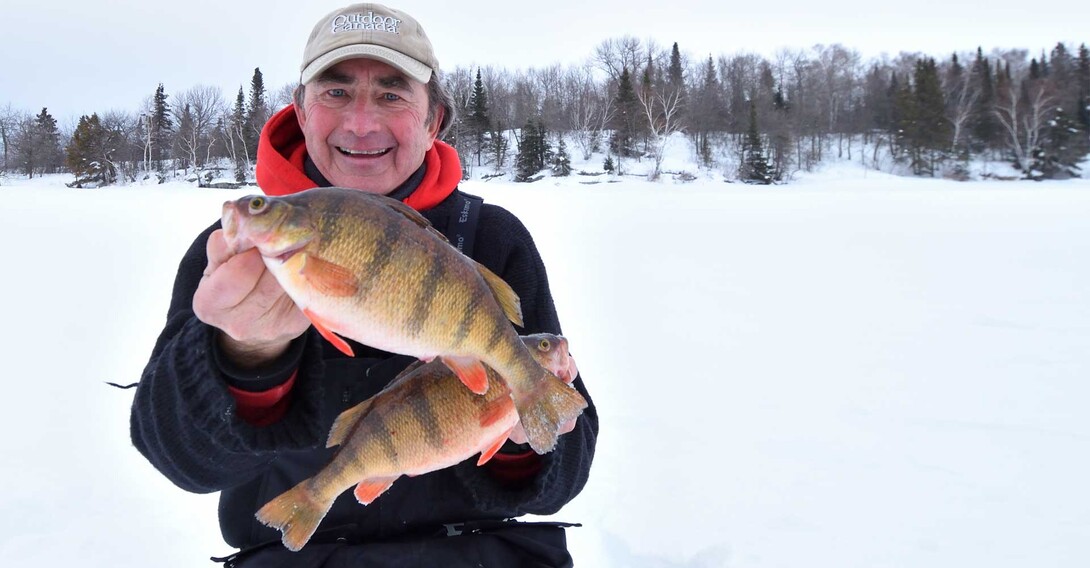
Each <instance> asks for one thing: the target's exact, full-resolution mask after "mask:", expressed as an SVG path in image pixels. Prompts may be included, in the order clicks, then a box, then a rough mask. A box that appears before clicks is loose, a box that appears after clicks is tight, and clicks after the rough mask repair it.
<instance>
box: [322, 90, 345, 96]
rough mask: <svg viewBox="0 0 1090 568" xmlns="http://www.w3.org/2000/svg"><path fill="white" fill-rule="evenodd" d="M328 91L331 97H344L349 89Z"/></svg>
mask: <svg viewBox="0 0 1090 568" xmlns="http://www.w3.org/2000/svg"><path fill="white" fill-rule="evenodd" d="M327 92H328V93H329V96H331V97H343V96H345V95H347V94H348V93H347V91H345V90H344V89H330V90H329V91H327Z"/></svg>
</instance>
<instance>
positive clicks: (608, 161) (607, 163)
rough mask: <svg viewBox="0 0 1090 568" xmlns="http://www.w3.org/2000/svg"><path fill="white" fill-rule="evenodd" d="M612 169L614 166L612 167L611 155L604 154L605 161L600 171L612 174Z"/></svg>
mask: <svg viewBox="0 0 1090 568" xmlns="http://www.w3.org/2000/svg"><path fill="white" fill-rule="evenodd" d="M614 169H615V166H614V165H613V155H612V154H606V159H605V160H603V161H602V170H603V171H606V172H610V173H612V172H613V170H614Z"/></svg>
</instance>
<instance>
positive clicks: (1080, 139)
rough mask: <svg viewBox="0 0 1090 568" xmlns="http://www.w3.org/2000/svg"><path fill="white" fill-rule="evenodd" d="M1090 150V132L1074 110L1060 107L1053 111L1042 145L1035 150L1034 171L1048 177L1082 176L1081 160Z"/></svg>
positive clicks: (1067, 177) (1066, 177)
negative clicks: (1072, 112) (1088, 138)
mask: <svg viewBox="0 0 1090 568" xmlns="http://www.w3.org/2000/svg"><path fill="white" fill-rule="evenodd" d="M1088 150H1090V143H1088V142H1087V136H1086V131H1085V130H1083V129H1081V128H1079V125H1078V123H1077V122H1076V121H1075V119H1074V118H1073V117H1072V116H1071V114H1070V113H1068V112H1067V111H1066V110H1064V108H1063V107H1059V106H1058V107H1056V108H1055V109H1054V110H1053V113H1052V119H1051V120H1050V121H1049V125H1048V128H1046V129H1045V132H1044V135H1043V140H1042V142H1041V144H1040V146H1038V147H1037V148H1035V149H1034V150H1033V166H1032V169H1031V171H1036V172H1040V177H1042V178H1044V179H1069V178H1073V177H1079V174H1080V169H1079V166H1078V163H1079V162H1080V161H1082V159H1083V158H1084V157H1085V156H1086V153H1087V151H1088Z"/></svg>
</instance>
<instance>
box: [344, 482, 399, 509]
mask: <svg viewBox="0 0 1090 568" xmlns="http://www.w3.org/2000/svg"><path fill="white" fill-rule="evenodd" d="M395 479H397V478H396V477H379V478H375V479H367V480H364V481H361V482H360V483H359V485H357V486H356V490H355V491H354V492H353V494H355V496H356V500H357V501H359V502H360V503H361V504H363V505H370V504H371V502H372V501H374V500H375V499H378V496H379V495H382V494H383V493H384V492H386V490H387V489H389V488H390V486H391V485H393V484H394V480H395Z"/></svg>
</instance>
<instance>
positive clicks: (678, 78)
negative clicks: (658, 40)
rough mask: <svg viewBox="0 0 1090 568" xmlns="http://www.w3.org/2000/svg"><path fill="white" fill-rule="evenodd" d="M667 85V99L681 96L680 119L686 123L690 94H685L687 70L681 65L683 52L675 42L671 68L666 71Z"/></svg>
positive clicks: (679, 104) (671, 53)
mask: <svg viewBox="0 0 1090 568" xmlns="http://www.w3.org/2000/svg"><path fill="white" fill-rule="evenodd" d="M666 84H667V86H668V91H667V93H666V95H667V97H668V98H669V97H671V96H673V95H674V94H679V95H680V97H679V103H678V117H679V119H680V120H681V121H682V122H684V121H685V120H686V116H687V110H688V108H687V102H688V101H687V99H688V93H686V92H685V69H684V67H682V64H681V52H680V51H679V50H678V47H677V42H676V41H675V42H674V46H673V47H672V48H671V49H670V66H669V67H668V68H667V70H666Z"/></svg>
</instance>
